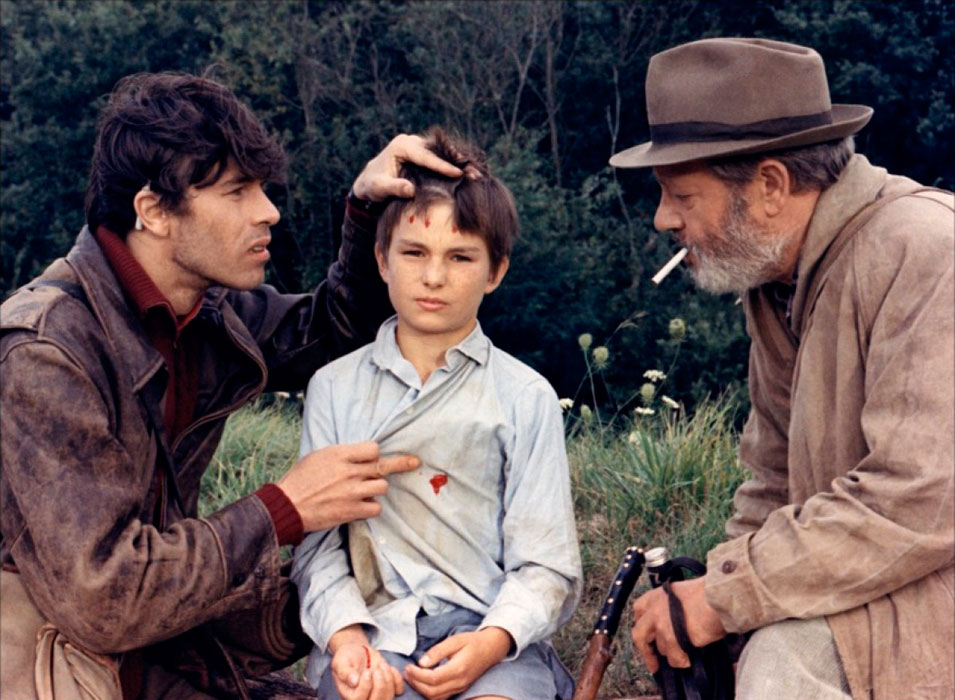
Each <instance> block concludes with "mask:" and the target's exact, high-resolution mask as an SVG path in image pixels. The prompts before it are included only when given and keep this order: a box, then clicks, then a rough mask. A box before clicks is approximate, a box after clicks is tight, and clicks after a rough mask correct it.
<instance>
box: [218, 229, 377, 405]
mask: <svg viewBox="0 0 955 700" xmlns="http://www.w3.org/2000/svg"><path fill="white" fill-rule="evenodd" d="M367 223H371V222H370V221H369V222H365V221H364V220H362V219H356V218H352V216H350V215H346V217H345V221H344V224H343V227H342V244H341V247H340V248H339V251H338V259H337V260H336V261H335V263H333V264H332V266H331V268H330V269H329V271H328V278H327V280H326V281H323V282H322V283H321V284H320V285H319V286H318V287H317V288H316V289H315V290H314V291H313V292H312V293H310V294H298V295H293V294H279V293H278V291H276V290H275V289H274V288H273V287H271V286H268V285H262V286H261V287H259V288H257V289H255V290H253V291H250V292H231V293H229V295H228V297H227V301H228V303H229V305H230V306H231V308H232V309H233V310H234V311H235V313H236V314H237V315H238V317H239V319H241V321H242V323H243V324H244V325H245V326H246V327H247V328H248V329H249V331H250V333H251V334H252V337H253V338H254V339H255V342H256V343H257V344H258V346H259V349H260V350H261V352H262V355H263V357H264V358H265V362H266V365H267V366H268V368H269V378H268V384H267V386H266V389H265V390H266V391H298V390H300V389H304V388H305V386H306V385H307V384H308V380H309V379H310V378H311V376H312V374H314V373H315V370H316V369H318V368H319V367H321V366H322V365H324V364H326V363H327V362H329V361H330V360H333V359H335V358H336V357H340V356H341V355H344V354H345V353H347V352H350V351H352V350H354V349H356V348H358V347H360V346H362V345H364V344H366V343H369V342H371V341H372V340H373V339H374V337H375V333H376V332H377V330H378V326H380V325H381V323H382V321H384V320H385V319H386V318H387V317H388V316H390V315H391V314H392V313H393V311H392V308H391V304H390V303H389V301H388V294H387V288H386V287H385V284H384V282H382V280H381V276H380V275H379V274H378V265H377V263H376V261H375V257H374V253H373V250H374V239H375V231H374V229H373V228H370V227H369V228H366V227H365V226H364V225H363V224H367Z"/></svg>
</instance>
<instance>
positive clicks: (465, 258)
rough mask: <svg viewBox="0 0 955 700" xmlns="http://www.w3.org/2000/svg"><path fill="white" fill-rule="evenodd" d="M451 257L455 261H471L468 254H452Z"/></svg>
mask: <svg viewBox="0 0 955 700" xmlns="http://www.w3.org/2000/svg"><path fill="white" fill-rule="evenodd" d="M451 259H452V260H453V261H455V262H471V260H473V258H472V257H471V256H470V255H462V254H461V253H457V254H456V255H453V256H452V257H451Z"/></svg>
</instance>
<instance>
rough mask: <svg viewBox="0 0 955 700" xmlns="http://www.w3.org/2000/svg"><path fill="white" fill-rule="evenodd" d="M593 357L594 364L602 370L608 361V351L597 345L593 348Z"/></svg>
mask: <svg viewBox="0 0 955 700" xmlns="http://www.w3.org/2000/svg"><path fill="white" fill-rule="evenodd" d="M593 357H594V364H595V365H597V367H598V368H601V369H602V368H604V367H606V366H607V361H608V360H609V359H610V351H609V350H608V349H607V348H606V347H604V346H603V345H598V346H597V347H595V348H594V351H593Z"/></svg>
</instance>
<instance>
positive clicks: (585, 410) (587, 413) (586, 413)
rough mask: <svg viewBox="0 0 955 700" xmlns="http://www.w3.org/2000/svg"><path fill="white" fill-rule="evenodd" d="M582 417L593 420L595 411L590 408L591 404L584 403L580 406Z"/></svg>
mask: <svg viewBox="0 0 955 700" xmlns="http://www.w3.org/2000/svg"><path fill="white" fill-rule="evenodd" d="M580 417H581V418H583V419H584V420H587V421H589V420H592V419H593V417H594V412H593V411H591V410H590V406H588V405H587V404H583V405H581V407H580Z"/></svg>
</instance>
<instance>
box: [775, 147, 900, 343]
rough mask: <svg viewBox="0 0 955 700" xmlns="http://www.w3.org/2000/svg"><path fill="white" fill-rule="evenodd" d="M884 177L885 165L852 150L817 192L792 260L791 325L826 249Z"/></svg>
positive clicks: (798, 315) (882, 183)
mask: <svg viewBox="0 0 955 700" xmlns="http://www.w3.org/2000/svg"><path fill="white" fill-rule="evenodd" d="M887 179H888V172H887V171H886V170H885V168H878V167H875V166H874V165H872V164H871V163H869V161H868V159H867V158H866V157H865V156H862V155H859V154H856V155H854V156H852V158H851V159H850V160H849V162H848V163H847V164H846V167H845V169H844V170H843V171H842V174H841V175H840V176H839V179H838V180H837V181H836V182H835V184H833V185H832V186H831V187H829V188H828V189H827V190H826V191H825V192H823V193H822V194H821V195H820V196H819V200H818V201H817V202H816V208H815V210H814V211H813V214H812V219H810V221H809V228H808V230H807V231H806V240H805V242H804V243H803V247H802V250H801V251H800V253H799V261H798V262H797V264H796V280H797V281H796V291H795V295H794V297H793V304H792V319H793V327H794V328H799V323H798V322H797V321H798V320H799V319H801V318H802V315H803V311H804V310H803V307H804V306H805V304H806V295H807V294H808V292H809V287H810V285H811V283H812V279H813V277H814V273H815V271H816V269H817V268H818V267H819V265H820V263H821V262H822V258H823V257H824V256H825V253H826V250H828V248H829V246H830V244H831V243H832V241H833V240H834V239H835V237H836V236H837V235H838V234H839V232H840V231H841V230H842V228H843V227H844V226H845V225H846V224H847V223H848V222H849V220H850V219H851V218H852V217H853V216H855V214H856V212H858V211H859V210H860V209H862V208H863V207H864V206H866V205H867V204H869V203H870V202H873V201H875V199H876V198H877V197H878V196H879V194H880V192H881V191H882V190H883V188H884V187H885V184H886V180H887Z"/></svg>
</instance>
